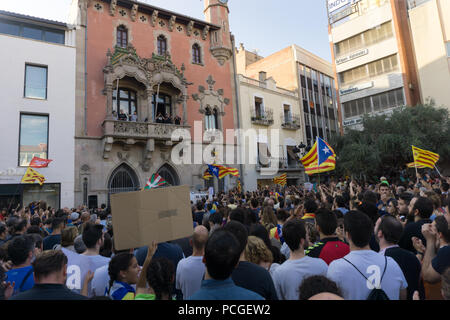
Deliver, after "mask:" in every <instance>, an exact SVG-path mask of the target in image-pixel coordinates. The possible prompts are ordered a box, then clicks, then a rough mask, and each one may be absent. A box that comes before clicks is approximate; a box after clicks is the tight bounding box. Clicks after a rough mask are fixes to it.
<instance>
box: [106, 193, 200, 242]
mask: <svg viewBox="0 0 450 320" xmlns="http://www.w3.org/2000/svg"><path fill="white" fill-rule="evenodd" d="M111 214H112V224H113V228H114V245H115V249H116V250H125V249H130V248H138V247H143V246H147V245H149V244H151V242H152V240H155V241H157V242H158V243H161V242H165V241H170V240H176V239H181V238H185V237H189V236H192V233H193V221H192V212H191V202H190V192H189V187H188V186H180V187H168V188H159V189H153V190H144V191H136V192H127V193H118V194H114V195H111Z"/></svg>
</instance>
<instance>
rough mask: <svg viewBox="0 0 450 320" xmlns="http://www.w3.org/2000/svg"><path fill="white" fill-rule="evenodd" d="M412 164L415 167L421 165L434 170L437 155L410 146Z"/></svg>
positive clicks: (437, 158)
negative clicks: (413, 163)
mask: <svg viewBox="0 0 450 320" xmlns="http://www.w3.org/2000/svg"><path fill="white" fill-rule="evenodd" d="M412 151H413V157H414V162H415V163H416V165H417V167H418V166H419V165H423V166H424V167H426V168H431V169H434V167H435V166H436V163H437V162H438V161H439V155H438V154H437V153H434V152H431V151H427V150H423V149H419V148H417V147H414V146H412Z"/></svg>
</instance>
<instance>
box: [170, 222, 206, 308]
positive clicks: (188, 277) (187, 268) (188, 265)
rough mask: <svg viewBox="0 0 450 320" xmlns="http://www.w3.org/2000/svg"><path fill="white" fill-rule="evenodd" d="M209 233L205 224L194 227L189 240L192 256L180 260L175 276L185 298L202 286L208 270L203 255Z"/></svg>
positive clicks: (177, 285)
mask: <svg viewBox="0 0 450 320" xmlns="http://www.w3.org/2000/svg"><path fill="white" fill-rule="evenodd" d="M208 235H209V233H208V229H206V228H205V227H204V226H198V227H196V228H195V229H194V235H193V236H192V239H191V240H190V241H189V242H190V243H191V246H192V247H193V253H192V256H190V257H187V258H184V259H182V260H180V262H178V266H177V272H176V277H175V278H176V288H177V289H179V290H181V292H182V293H183V299H184V300H186V299H188V298H189V297H190V296H192V295H193V294H194V293H195V292H197V291H198V290H199V289H200V287H201V284H202V280H203V277H204V275H205V270H206V267H205V264H204V263H203V255H204V253H205V245H206V242H207V241H208Z"/></svg>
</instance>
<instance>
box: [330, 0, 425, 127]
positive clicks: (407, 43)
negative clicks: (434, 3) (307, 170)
mask: <svg viewBox="0 0 450 320" xmlns="http://www.w3.org/2000/svg"><path fill="white" fill-rule="evenodd" d="M327 4H328V18H329V36H330V42H331V51H332V58H333V68H334V71H335V74H336V77H335V78H336V79H337V87H338V93H339V99H340V105H341V106H342V108H341V111H340V118H341V121H342V124H343V127H344V128H354V129H358V128H361V125H360V123H361V122H362V116H363V115H364V114H371V115H374V114H383V113H384V114H389V113H391V112H392V111H393V110H394V109H395V108H397V107H400V106H404V105H409V106H414V105H416V104H417V103H418V102H419V101H420V90H419V85H418V80H417V72H416V67H415V61H414V53H413V50H412V49H413V47H412V39H411V32H410V28H409V26H408V14H407V2H406V0H328V1H327Z"/></svg>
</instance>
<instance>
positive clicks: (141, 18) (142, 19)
mask: <svg viewBox="0 0 450 320" xmlns="http://www.w3.org/2000/svg"><path fill="white" fill-rule="evenodd" d="M139 19H140V20H141V21H142V22H146V21H147V18H146V17H145V16H141V17H140V18H139Z"/></svg>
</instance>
